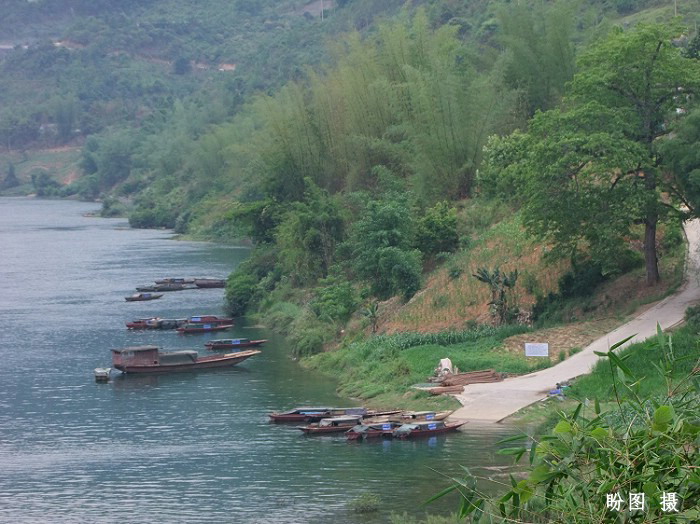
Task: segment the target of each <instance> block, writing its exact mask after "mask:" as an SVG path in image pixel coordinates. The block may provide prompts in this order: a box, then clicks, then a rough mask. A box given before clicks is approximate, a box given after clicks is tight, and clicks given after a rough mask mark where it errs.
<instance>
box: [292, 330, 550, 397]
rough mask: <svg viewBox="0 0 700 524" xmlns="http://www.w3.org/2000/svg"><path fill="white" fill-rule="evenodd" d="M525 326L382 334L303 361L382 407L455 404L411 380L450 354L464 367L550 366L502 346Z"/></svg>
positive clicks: (515, 369)
mask: <svg viewBox="0 0 700 524" xmlns="http://www.w3.org/2000/svg"><path fill="white" fill-rule="evenodd" d="M524 331H526V329H525V328H523V327H522V326H506V327H502V328H492V327H479V328H476V329H474V330H470V331H463V332H448V333H437V334H427V335H421V334H399V335H389V336H377V337H372V338H370V339H368V340H366V341H361V342H355V343H352V344H349V345H348V346H347V347H345V348H341V349H339V350H337V351H333V352H328V353H322V354H320V355H315V356H313V357H310V358H307V359H305V360H304V364H305V365H306V366H308V367H310V368H313V369H316V370H318V371H321V372H323V373H326V374H328V375H332V376H334V377H336V378H337V379H338V381H339V392H340V393H341V394H343V395H347V396H350V397H357V398H361V399H363V400H370V401H371V403H372V404H373V405H376V406H377V407H386V408H390V407H396V408H404V409H439V408H450V409H452V408H454V407H457V403H456V401H454V400H452V399H451V398H450V397H433V396H430V395H429V394H428V393H426V392H422V391H416V390H411V389H410V388H411V386H412V385H413V384H417V383H425V382H426V381H427V379H428V377H429V376H431V375H433V373H434V369H435V367H436V366H437V365H438V362H439V360H440V359H441V358H450V359H451V360H452V363H453V365H455V366H457V367H458V368H459V370H460V371H474V370H480V369H495V370H496V371H499V372H508V373H528V372H530V371H534V370H536V369H541V368H543V367H548V366H549V365H550V362H549V360H546V361H543V360H538V359H526V358H525V357H523V356H518V355H513V354H511V353H508V352H506V351H503V350H502V349H501V346H502V344H501V343H502V341H503V339H504V338H507V337H509V336H511V335H514V334H517V333H522V332H524Z"/></svg>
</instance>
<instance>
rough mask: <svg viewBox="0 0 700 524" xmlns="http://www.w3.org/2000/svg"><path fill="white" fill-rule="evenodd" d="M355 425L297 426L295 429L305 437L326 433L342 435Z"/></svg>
mask: <svg viewBox="0 0 700 524" xmlns="http://www.w3.org/2000/svg"><path fill="white" fill-rule="evenodd" d="M354 425H355V424H346V425H343V426H324V427H321V426H313V425H311V426H297V429H300V430H301V431H303V432H304V433H306V434H307V435H323V434H326V433H343V432H345V431H347V430H349V429H350V428H351V427H353V426H354Z"/></svg>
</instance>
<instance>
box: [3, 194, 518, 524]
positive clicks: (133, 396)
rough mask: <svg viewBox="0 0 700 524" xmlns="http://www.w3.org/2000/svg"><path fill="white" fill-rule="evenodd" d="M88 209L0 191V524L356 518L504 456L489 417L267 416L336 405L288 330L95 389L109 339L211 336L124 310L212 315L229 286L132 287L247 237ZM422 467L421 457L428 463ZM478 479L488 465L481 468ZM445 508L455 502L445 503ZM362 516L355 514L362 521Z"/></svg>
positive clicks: (210, 269)
mask: <svg viewBox="0 0 700 524" xmlns="http://www.w3.org/2000/svg"><path fill="white" fill-rule="evenodd" d="M94 207H95V206H94V205H87V204H81V203H77V202H54V201H48V202H43V201H38V200H31V199H3V198H0V245H1V246H3V257H4V261H3V264H2V265H0V281H2V282H3V283H9V286H6V287H5V288H3V298H2V300H0V322H2V325H3V335H2V337H1V338H0V356H1V357H2V362H3V366H2V367H0V522H13V523H15V522H17V523H30V522H42V523H43V522H71V523H72V522H78V523H80V522H86V523H87V522H89V523H103V522H104V523H113V522H115V521H126V522H143V523H154V522H217V523H218V522H237V523H238V522H241V523H257V522H265V523H268V522H279V523H282V524H286V523H299V522H303V523H307V522H310V523H316V522H317V523H326V522H328V520H329V515H332V520H333V521H334V522H335V524H344V523H354V522H358V520H357V518H356V516H355V515H354V514H353V513H352V512H350V511H349V510H348V509H347V504H348V502H349V501H351V500H352V499H354V498H356V497H357V496H359V495H360V494H362V493H364V492H367V491H373V492H378V493H379V494H380V495H381V496H382V499H383V501H384V505H385V506H386V508H387V511H384V512H383V513H381V514H380V515H379V516H377V517H376V519H375V520H374V521H373V522H385V521H386V520H387V518H388V513H387V512H388V511H389V510H396V511H407V510H408V511H415V512H416V513H418V514H420V513H422V512H423V511H424V510H423V508H421V507H420V506H419V503H420V502H421V501H422V500H425V499H426V498H428V496H429V495H431V494H433V493H434V492H435V491H436V490H437V489H439V488H440V487H441V486H442V485H443V481H442V478H441V477H440V476H439V475H438V474H437V473H435V472H434V471H433V469H434V470H437V471H444V472H446V473H452V474H459V471H460V470H459V468H458V465H459V464H465V465H468V466H470V467H472V468H479V467H482V466H483V467H495V466H499V465H503V464H507V463H508V459H507V458H503V457H500V456H497V455H495V451H496V446H495V445H494V441H495V440H496V439H497V438H499V437H501V436H506V435H509V434H510V430H508V429H503V428H499V429H497V430H495V431H493V430H491V432H485V431H482V430H479V431H474V432H473V433H470V432H469V431H466V432H464V433H461V434H459V435H453V436H450V437H440V438H436V439H429V440H425V441H420V442H393V441H379V442H376V443H366V444H365V443H363V444H360V445H357V444H348V443H347V442H346V441H345V440H344V439H343V438H342V436H341V437H320V438H313V437H307V436H304V435H302V434H301V432H299V431H298V430H296V429H295V428H294V427H293V426H289V425H284V424H270V423H268V421H267V416H266V413H268V412H270V411H274V410H280V409H286V408H291V407H293V406H296V405H301V404H342V405H348V404H353V403H354V402H353V401H351V400H348V399H341V398H338V397H337V396H336V395H335V393H334V384H333V383H332V382H330V381H328V380H325V379H323V378H321V377H317V376H312V375H311V374H309V373H308V372H306V371H304V370H303V369H301V368H299V366H298V365H297V364H296V363H294V362H293V361H291V360H290V359H289V358H288V350H287V347H286V344H285V343H284V340H283V339H281V338H280V337H277V336H275V335H274V334H272V333H268V332H266V331H265V330H264V329H260V328H253V329H247V328H246V327H245V321H243V320H241V321H240V322H238V324H240V325H237V326H236V328H235V329H234V330H233V331H232V332H230V335H231V336H240V337H248V338H267V339H269V340H270V342H269V343H268V344H267V345H266V346H265V348H264V349H263V353H262V354H261V355H259V356H256V357H255V358H254V359H250V360H248V361H246V362H244V363H243V364H241V365H240V366H238V367H237V368H232V369H228V370H218V371H213V372H209V373H183V374H177V375H171V376H150V377H149V376H143V377H139V376H136V377H122V376H115V377H114V378H113V379H112V380H111V381H110V382H109V383H108V384H95V382H94V377H93V375H92V373H93V369H94V368H95V367H102V366H105V365H108V364H109V358H110V352H109V350H110V348H116V347H125V346H129V345H140V344H156V345H159V346H162V347H165V348H168V349H174V348H192V349H197V350H198V351H202V352H206V351H205V350H204V348H203V344H204V342H205V341H206V340H208V339H209V338H218V337H217V336H211V337H210V336H207V335H205V336H195V337H182V336H178V335H177V334H176V333H173V332H143V333H134V332H129V331H128V330H126V329H125V326H124V323H125V322H126V321H129V320H131V319H133V318H141V317H147V316H152V315H154V314H157V315H161V316H188V315H196V314H203V313H207V312H211V313H222V310H221V304H222V297H223V292H222V290H197V291H192V292H190V291H183V292H178V293H169V294H166V296H164V297H163V298H162V299H160V300H157V301H154V302H151V303H148V302H147V303H133V304H131V303H127V302H125V301H124V298H123V297H124V296H126V295H127V294H130V293H132V292H133V288H134V286H136V285H139V284H145V283H147V282H150V281H152V280H154V279H155V278H158V277H162V276H167V275H173V276H196V275H220V276H225V275H227V274H228V272H229V271H230V269H231V268H232V267H234V266H235V265H236V264H237V263H238V262H240V261H241V260H242V259H243V258H244V257H245V254H246V253H247V250H246V249H238V248H228V247H226V246H217V245H215V244H197V243H190V242H173V241H171V240H169V238H170V237H171V235H170V234H168V233H164V232H162V231H148V230H128V229H125V228H124V226H125V224H126V223H125V221H124V220H123V219H116V220H115V219H107V220H105V219H97V218H89V217H83V216H82V214H84V213H85V212H86V211H90V210H93V209H94ZM431 468H432V469H431ZM485 471H488V473H489V474H498V473H499V471H492V470H485ZM448 509H450V508H448ZM362 521H364V519H363V520H360V522H362Z"/></svg>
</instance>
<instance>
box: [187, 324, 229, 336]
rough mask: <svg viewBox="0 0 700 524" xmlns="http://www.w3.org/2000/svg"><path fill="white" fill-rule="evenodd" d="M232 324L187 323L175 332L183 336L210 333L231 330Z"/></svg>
mask: <svg viewBox="0 0 700 524" xmlns="http://www.w3.org/2000/svg"><path fill="white" fill-rule="evenodd" d="M232 327H233V324H204V323H201V322H195V323H192V322H188V323H187V324H185V325H184V326H180V327H179V328H177V332H178V333H181V334H183V335H188V334H192V333H210V332H212V331H225V330H227V329H231V328H232Z"/></svg>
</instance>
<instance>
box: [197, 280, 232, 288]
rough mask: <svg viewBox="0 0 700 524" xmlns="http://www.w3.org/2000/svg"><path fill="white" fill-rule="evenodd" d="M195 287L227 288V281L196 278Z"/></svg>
mask: <svg viewBox="0 0 700 524" xmlns="http://www.w3.org/2000/svg"><path fill="white" fill-rule="evenodd" d="M194 285H195V286H197V287H201V288H214V287H226V280H225V279H223V278H195V279H194Z"/></svg>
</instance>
